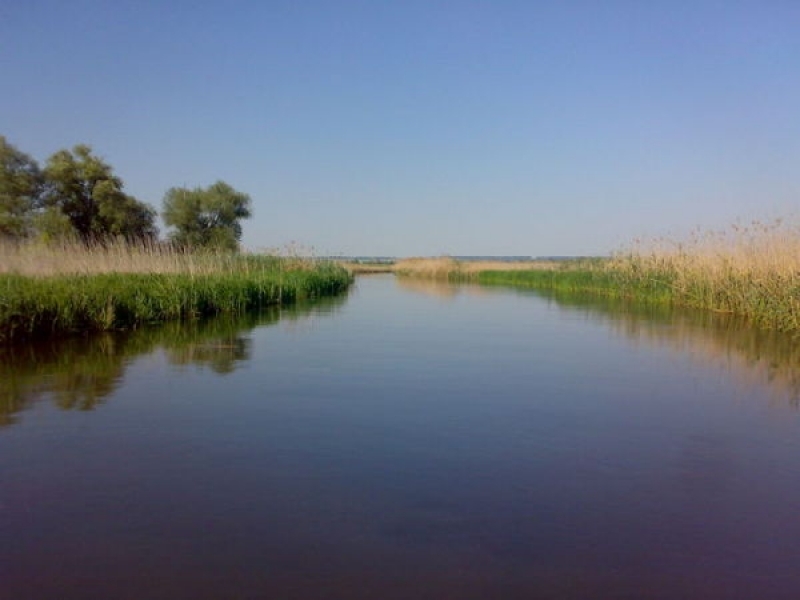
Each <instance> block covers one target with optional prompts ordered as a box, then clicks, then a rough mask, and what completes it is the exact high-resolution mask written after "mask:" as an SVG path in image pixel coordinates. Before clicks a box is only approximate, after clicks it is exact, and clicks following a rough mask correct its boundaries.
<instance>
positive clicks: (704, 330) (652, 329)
mask: <svg viewBox="0 0 800 600" xmlns="http://www.w3.org/2000/svg"><path fill="white" fill-rule="evenodd" d="M526 293H533V294H535V295H538V296H542V297H545V298H548V299H550V300H552V301H554V302H555V303H556V304H557V305H558V306H559V307H561V308H563V309H567V310H578V311H581V312H583V313H585V314H586V315H587V317H589V318H591V319H593V320H597V321H602V322H604V323H607V324H608V325H609V326H611V328H612V329H614V330H615V331H617V332H619V333H621V334H623V335H624V336H626V337H627V338H630V339H633V340H644V341H646V342H648V343H656V344H662V345H666V346H668V347H670V348H672V349H674V350H677V351H680V352H681V353H684V354H689V355H691V356H693V357H694V358H697V359H699V360H703V361H706V362H711V363H713V364H716V365H721V366H723V367H724V368H725V369H726V370H728V371H730V372H731V373H733V374H734V375H735V376H736V377H737V378H738V380H739V381H741V382H742V383H745V384H748V385H766V386H768V387H769V388H770V389H772V390H773V391H774V392H776V393H778V394H780V395H781V396H784V397H788V399H789V402H790V403H791V404H792V405H793V406H795V407H797V406H798V405H799V404H800V344H797V342H796V339H795V338H793V337H792V336H791V335H788V334H784V333H780V332H777V331H770V330H765V329H759V328H756V327H752V326H749V325H748V324H747V323H746V322H745V321H744V320H742V319H741V318H738V317H734V316H731V315H727V314H721V313H715V312H711V311H704V310H685V309H678V308H673V307H670V306H664V305H647V304H641V303H633V302H626V301H624V300H619V299H609V298H603V297H598V296H596V295H586V294H569V293H562V292H550V293H544V292H526Z"/></svg>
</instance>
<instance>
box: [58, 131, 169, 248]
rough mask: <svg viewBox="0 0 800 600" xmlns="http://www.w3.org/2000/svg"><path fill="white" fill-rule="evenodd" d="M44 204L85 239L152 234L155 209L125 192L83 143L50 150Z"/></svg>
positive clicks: (151, 236) (140, 236)
mask: <svg viewBox="0 0 800 600" xmlns="http://www.w3.org/2000/svg"><path fill="white" fill-rule="evenodd" d="M44 176H45V179H46V181H47V188H46V192H45V197H44V205H45V206H47V207H51V208H56V209H58V211H59V212H61V213H62V214H63V215H65V216H66V217H67V218H68V219H69V222H70V224H71V225H72V227H73V228H74V230H75V232H77V234H78V235H79V236H80V237H81V238H83V239H85V240H90V239H102V238H105V237H108V236H124V237H126V238H129V239H141V238H154V237H155V236H156V235H157V229H156V226H155V217H156V212H155V210H154V209H153V208H151V207H150V206H148V205H147V204H144V203H142V202H139V201H138V200H137V199H136V198H134V197H133V196H129V195H128V194H126V193H125V192H124V191H123V190H122V188H123V183H122V180H121V179H120V178H119V177H117V176H116V175H114V172H113V169H112V168H111V166H110V165H108V164H106V163H105V162H104V161H103V160H101V159H100V158H98V157H96V156H94V155H93V154H92V149H91V148H90V147H89V146H86V145H84V144H79V145H77V146H75V147H74V148H73V149H72V151H69V150H60V151H58V152H56V153H55V154H53V155H52V156H51V157H50V158H49V159H48V160H47V165H46V167H45V169H44Z"/></svg>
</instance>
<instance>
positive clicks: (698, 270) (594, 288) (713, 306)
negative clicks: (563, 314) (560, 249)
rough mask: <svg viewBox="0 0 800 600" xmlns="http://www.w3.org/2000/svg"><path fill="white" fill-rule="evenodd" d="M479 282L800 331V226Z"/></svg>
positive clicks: (698, 236) (733, 232)
mask: <svg viewBox="0 0 800 600" xmlns="http://www.w3.org/2000/svg"><path fill="white" fill-rule="evenodd" d="M476 279H477V281H479V282H481V283H486V284H505V285H515V286H527V287H532V288H541V289H552V290H564V291H570V292H585V293H594V294H601V295H604V296H609V297H614V298H625V299H631V300H635V301H642V302H650V303H663V304H670V305H675V306H688V307H693V308H701V309H705V310H711V311H715V312H720V313H728V314H732V315H738V316H740V317H744V318H745V319H747V320H748V321H749V322H750V323H753V324H754V325H757V326H758V327H762V328H767V329H775V330H779V331H793V332H800V228H798V227H796V226H792V225H790V224H787V223H784V222H783V221H780V220H778V221H775V222H773V223H768V224H762V223H759V222H753V223H750V224H749V225H747V226H740V225H735V226H733V227H731V229H730V230H728V231H721V232H706V233H703V232H696V233H695V234H694V235H693V236H692V237H691V238H690V239H689V240H688V241H686V242H681V243H677V242H673V241H670V240H657V241H656V242H653V243H650V244H648V245H647V246H646V247H637V248H634V249H633V250H630V251H628V252H626V253H624V254H619V255H617V256H615V257H613V258H610V259H605V260H596V261H589V262H577V263H574V264H573V263H566V264H565V265H564V267H563V268H561V269H557V270H553V271H523V272H505V271H489V272H487V271H484V272H482V273H479V274H478V275H477V278H476Z"/></svg>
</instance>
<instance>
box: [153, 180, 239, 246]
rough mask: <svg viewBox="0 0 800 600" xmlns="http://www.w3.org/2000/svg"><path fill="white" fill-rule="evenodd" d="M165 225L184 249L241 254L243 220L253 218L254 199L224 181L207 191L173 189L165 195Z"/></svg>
mask: <svg viewBox="0 0 800 600" xmlns="http://www.w3.org/2000/svg"><path fill="white" fill-rule="evenodd" d="M161 216H162V218H163V219H164V223H165V224H166V225H167V226H169V227H174V228H175V230H174V231H173V232H172V233H171V234H170V238H171V239H172V241H173V242H175V243H176V244H178V245H180V246H186V247H201V248H218V249H223V250H237V249H238V247H239V240H240V239H241V237H242V226H241V224H240V220H241V219H246V218H248V217H250V196H248V195H247V194H243V193H241V192H237V191H236V190H234V189H233V188H232V187H231V186H229V185H228V184H227V183H225V182H224V181H217V182H216V183H214V184H212V185H210V186H208V187H207V188H200V187H197V188H194V189H187V188H171V189H169V190H168V191H167V193H166V194H165V195H164V210H163V211H162V213H161Z"/></svg>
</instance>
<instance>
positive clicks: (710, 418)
mask: <svg viewBox="0 0 800 600" xmlns="http://www.w3.org/2000/svg"><path fill="white" fill-rule="evenodd" d="M798 390H800V349H798V347H797V344H795V343H794V342H793V340H791V339H789V338H786V337H781V336H777V335H774V334H765V333H763V332H762V333H759V332H757V331H752V330H748V329H745V328H742V327H740V326H738V325H737V324H736V323H732V322H724V321H719V320H712V319H711V317H709V316H708V315H692V314H673V313H654V312H652V311H651V312H648V311H642V310H638V311H634V310H631V309H630V308H626V307H620V306H615V305H603V304H598V303H596V302H595V303H587V302H585V301H582V300H581V299H579V298H544V297H540V296H537V295H534V294H524V293H519V292H514V291H510V290H503V289H486V288H473V287H462V288H458V287H451V286H446V285H435V284H428V283H422V282H403V281H397V280H395V279H394V278H392V277H391V276H374V277H363V278H361V279H359V280H358V282H357V285H356V287H355V288H354V290H353V291H352V292H351V293H350V295H349V297H347V298H341V299H338V300H336V301H333V302H330V301H328V302H325V303H322V304H318V305H316V306H314V307H305V308H303V307H298V308H294V309H291V310H284V311H281V312H277V311H276V312H271V313H265V314H263V315H260V316H258V317H250V318H248V319H246V320H243V321H242V320H240V321H230V320H217V321H212V322H208V323H204V324H199V325H195V326H192V327H185V326H184V327H180V326H177V325H168V326H165V327H163V328H159V329H153V330H147V331H142V332H137V333H135V334H131V335H127V336H123V335H116V336H111V335H109V336H102V337H98V338H94V339H91V340H71V341H69V342H66V343H61V344H58V345H49V346H36V347H26V348H24V349H17V350H15V352H13V353H8V352H6V353H5V354H0V598H3V599H6V598H8V599H18V598H19V599H23V598H24V599H38V598H42V599H50V598H59V599H71V598H76V599H77V598H80V599H91V598H98V599H106V598H131V599H133V598H135V599H141V598H157V599H160V598H165V599H166V598H169V599H173V598H280V599H294V598H342V599H351V598H356V599H357V598H414V599H416V598H437V599H439V598H792V599H795V598H798V597H800V568H798V564H800V419H798V411H797V399H798Z"/></svg>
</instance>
